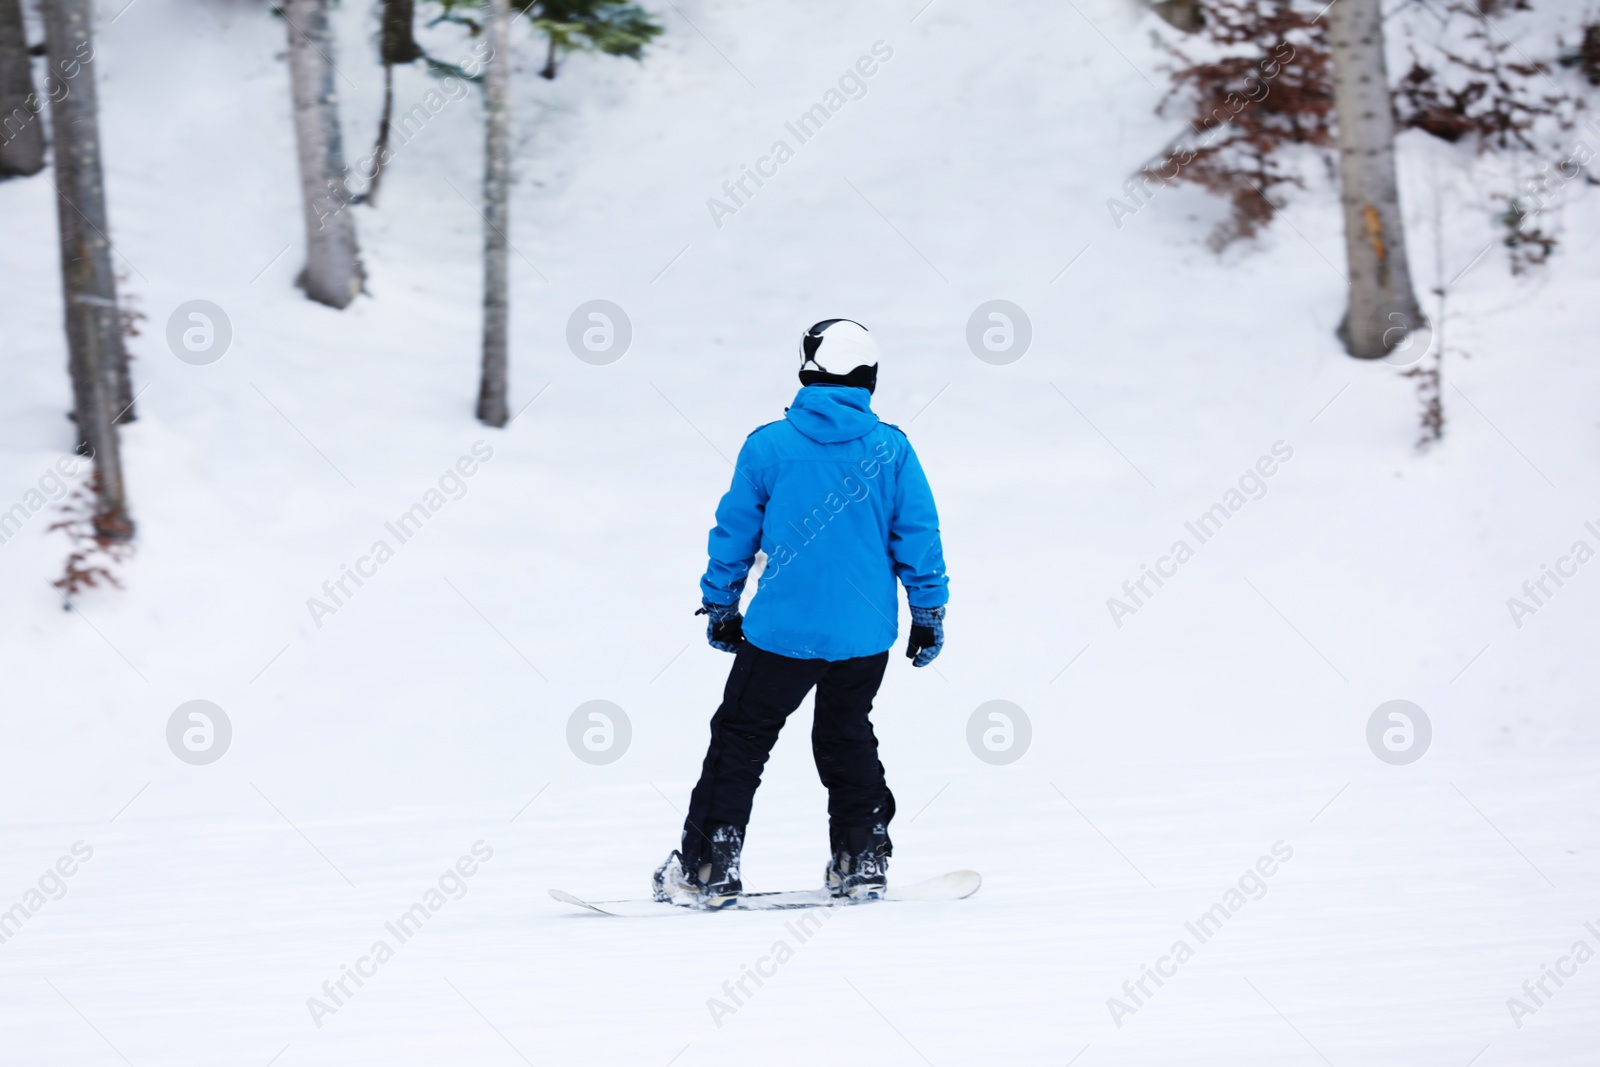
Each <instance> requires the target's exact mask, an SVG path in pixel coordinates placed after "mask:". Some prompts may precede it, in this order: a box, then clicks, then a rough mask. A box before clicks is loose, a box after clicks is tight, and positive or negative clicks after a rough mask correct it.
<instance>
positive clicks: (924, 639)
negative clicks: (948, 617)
mask: <svg viewBox="0 0 1600 1067" xmlns="http://www.w3.org/2000/svg"><path fill="white" fill-rule="evenodd" d="M943 648H944V608H943V607H937V608H912V609H911V640H909V641H907V642H906V659H908V660H910V661H911V665H912V666H913V667H926V666H927V665H928V664H930V663H932V662H933V660H934V657H936V656H938V655H939V651H940V650H941V649H943Z"/></svg>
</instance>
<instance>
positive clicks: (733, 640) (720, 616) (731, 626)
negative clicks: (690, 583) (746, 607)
mask: <svg viewBox="0 0 1600 1067" xmlns="http://www.w3.org/2000/svg"><path fill="white" fill-rule="evenodd" d="M695 614H696V615H704V616H706V640H707V641H708V642H710V644H711V647H712V648H714V649H716V650H717V651H719V652H737V651H739V645H740V643H741V642H743V641H744V616H742V615H740V614H739V602H738V601H734V602H733V603H732V604H713V603H712V602H711V601H709V600H707V601H705V602H704V604H703V606H702V607H701V608H700V610H699V611H697V612H695Z"/></svg>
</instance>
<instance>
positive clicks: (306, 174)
mask: <svg viewBox="0 0 1600 1067" xmlns="http://www.w3.org/2000/svg"><path fill="white" fill-rule="evenodd" d="M329 4H330V0H286V3H285V4H284V7H283V17H284V21H285V22H287V23H288V27H289V87H290V92H291V95H292V96H293V100H294V135H295V144H296V147H297V149H298V155H299V159H300V196H301V199H302V200H303V201H304V203H305V219H306V266H305V270H304V272H303V273H302V274H301V275H300V284H301V285H302V286H303V287H304V288H305V291H306V296H307V297H309V298H311V299H312V300H315V301H317V302H318V303H319V304H327V305H328V306H330V307H336V308H342V307H345V306H347V305H348V304H349V303H350V301H352V300H354V299H355V298H356V294H358V293H360V292H361V285H362V282H363V281H364V280H365V277H364V274H363V272H362V269H361V250H360V248H359V247H358V246H357V244H356V224H355V218H354V216H353V215H352V214H351V212H349V211H348V210H346V209H347V208H348V207H349V206H350V203H351V196H350V189H349V184H348V173H347V169H346V167H345V161H344V137H343V135H342V133H341V132H340V129H339V95H338V93H337V92H335V90H334V76H335V74H336V73H337V72H336V70H335V68H334V65H333V31H332V29H331V27H330V26H329V24H328V7H329Z"/></svg>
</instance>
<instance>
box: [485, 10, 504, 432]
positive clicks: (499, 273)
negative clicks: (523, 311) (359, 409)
mask: <svg viewBox="0 0 1600 1067" xmlns="http://www.w3.org/2000/svg"><path fill="white" fill-rule="evenodd" d="M510 29H511V4H510V2H509V0H489V70H488V72H487V74H486V76H485V77H486V81H487V92H486V94H485V95H486V102H485V108H484V127H485V130H486V133H485V137H484V167H483V218H484V227H483V382H482V384H481V385H480V386H479V389H478V419H479V421H481V422H485V423H487V424H489V425H490V426H504V425H505V424H506V327H507V306H506V305H507V286H508V278H507V272H508V267H509V262H508V259H507V255H506V252H507V248H508V246H509V244H510V242H509V241H508V240H507V237H506V227H507V226H508V225H509V222H510V220H509V212H508V211H507V204H506V200H507V194H508V192H509V189H508V186H509V185H510V169H511V158H510V157H511V137H510V129H509V126H510V121H509V120H510V111H511V101H510V95H511V93H510V90H511V47H510Z"/></svg>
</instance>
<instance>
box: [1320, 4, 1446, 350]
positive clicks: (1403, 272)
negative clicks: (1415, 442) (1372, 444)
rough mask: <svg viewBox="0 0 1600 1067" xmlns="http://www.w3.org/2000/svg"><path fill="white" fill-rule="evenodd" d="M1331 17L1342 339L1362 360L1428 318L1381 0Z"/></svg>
mask: <svg viewBox="0 0 1600 1067" xmlns="http://www.w3.org/2000/svg"><path fill="white" fill-rule="evenodd" d="M1327 17H1328V40H1329V43H1330V44H1331V45H1332V51H1333V101H1334V107H1335V109H1336V110H1337V112H1338V117H1339V173H1340V178H1341V183H1342V186H1343V195H1342V199H1343V202H1344V243H1345V255H1346V258H1347V260H1348V264H1349V276H1350V304H1349V308H1348V310H1347V311H1346V312H1345V318H1344V321H1343V322H1342V323H1341V324H1340V326H1339V338H1340V340H1342V341H1343V342H1344V344H1345V348H1346V349H1347V350H1348V351H1349V353H1350V354H1351V355H1352V356H1355V357H1356V358H1357V359H1378V358H1380V357H1382V356H1384V355H1386V354H1388V352H1389V351H1390V349H1393V348H1395V347H1397V346H1398V345H1401V344H1404V343H1405V342H1406V340H1407V338H1408V335H1409V333H1410V331H1411V330H1413V329H1416V328H1418V327H1420V326H1422V325H1423V324H1424V323H1425V322H1426V319H1425V317H1424V316H1423V314H1422V309H1421V307H1420V306H1419V305H1418V304H1417V297H1416V294H1415V292H1413V291H1412V288H1411V270H1410V268H1409V266H1408V265H1407V262H1406V240H1405V227H1404V222H1403V221H1402V219H1401V216H1400V192H1399V188H1398V185H1397V182H1396V180H1395V163H1394V105H1393V102H1392V100H1391V98H1390V94H1389V77H1388V71H1387V69H1386V66H1385V63H1384V56H1383V16H1382V12H1381V10H1380V4H1379V0H1338V2H1337V3H1335V4H1333V5H1332V6H1331V7H1330V8H1329V10H1328V15H1327Z"/></svg>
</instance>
